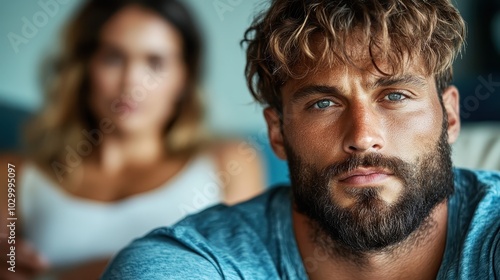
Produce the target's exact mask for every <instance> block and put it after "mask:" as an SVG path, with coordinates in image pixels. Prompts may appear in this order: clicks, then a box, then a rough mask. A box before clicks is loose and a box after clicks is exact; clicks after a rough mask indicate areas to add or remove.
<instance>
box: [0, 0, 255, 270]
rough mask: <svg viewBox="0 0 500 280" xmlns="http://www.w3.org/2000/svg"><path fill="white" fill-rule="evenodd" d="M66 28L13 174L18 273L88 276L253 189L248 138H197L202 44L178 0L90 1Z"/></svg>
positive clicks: (247, 195) (199, 131)
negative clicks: (142, 239)
mask: <svg viewBox="0 0 500 280" xmlns="http://www.w3.org/2000/svg"><path fill="white" fill-rule="evenodd" d="M65 35H66V36H65V37H64V41H63V53H62V57H61V60H60V62H59V64H58V65H57V69H56V70H57V71H56V73H55V74H54V75H52V77H51V78H50V81H51V85H52V87H51V88H49V91H48V92H49V94H50V95H49V97H48V99H47V104H46V106H45V109H44V110H43V112H42V113H41V114H40V115H39V116H38V117H37V119H36V121H35V123H34V124H33V125H32V126H31V128H30V138H29V140H30V147H31V148H33V149H32V151H30V153H29V155H30V158H29V160H27V161H25V162H24V163H23V166H22V169H19V166H18V171H17V172H21V174H19V173H18V174H17V176H18V178H20V181H19V183H18V186H17V198H18V212H19V215H20V216H19V219H18V223H19V226H20V227H21V230H20V231H18V232H21V236H18V237H17V238H18V243H17V244H18V247H17V248H16V250H17V253H18V255H17V262H18V267H17V268H18V271H17V272H16V275H17V277H20V276H21V275H27V276H33V275H37V274H39V273H40V272H41V271H47V270H48V271H52V272H54V271H56V272H57V273H58V275H59V276H60V277H62V278H64V277H67V278H70V279H77V278H78V277H84V278H85V279H95V278H96V277H97V275H99V274H100V272H101V271H102V269H103V268H104V266H105V264H106V262H107V260H108V259H109V258H110V257H112V255H113V254H114V253H115V252H117V251H118V250H119V249H120V248H121V247H123V246H125V245H126V244H127V243H128V242H130V241H131V240H132V239H133V238H135V237H139V236H141V235H143V234H145V233H147V232H148V231H149V230H151V229H153V228H155V227H158V226H162V225H168V224H173V223H175V222H176V221H178V220H179V219H181V218H182V217H183V216H184V215H186V214H188V213H192V212H196V211H199V210H201V209H203V208H205V207H207V206H210V205H213V204H216V203H219V202H221V201H224V202H226V203H235V202H238V201H242V200H245V199H247V198H250V197H252V196H253V195H255V194H257V193H259V192H260V190H261V189H262V187H263V177H262V173H261V170H260V166H259V160H258V158H257V155H256V153H255V152H254V150H253V149H252V148H251V147H250V146H248V145H245V144H243V143H241V144H235V143H226V144H219V145H213V144H210V143H209V142H208V141H206V139H207V138H206V137H204V133H203V129H202V127H201V118H202V110H201V106H200V102H199V97H198V95H197V86H198V80H199V76H200V67H201V60H202V57H201V52H202V50H201V45H202V44H201V40H200V33H199V31H198V29H197V26H196V25H195V23H194V21H193V18H192V16H191V15H190V14H189V12H188V11H187V10H186V8H185V7H184V6H183V5H182V4H181V3H180V2H178V1H175V0H143V1H140V0H126V1H123V0H108V1H103V0H93V1H89V2H87V3H85V5H84V7H83V9H82V10H81V11H80V12H79V14H77V15H76V17H75V18H74V19H73V21H72V23H71V24H70V25H69V28H68V30H67V33H66V34H65ZM14 162H19V160H17V161H16V160H15V159H14ZM19 164H21V163H19ZM4 208H6V207H4ZM2 211H3V210H2ZM28 244H30V245H28ZM23 273H24V274H23ZM9 275H12V274H9Z"/></svg>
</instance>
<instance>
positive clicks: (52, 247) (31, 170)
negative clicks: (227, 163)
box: [18, 156, 222, 268]
mask: <svg viewBox="0 0 500 280" xmlns="http://www.w3.org/2000/svg"><path fill="white" fill-rule="evenodd" d="M216 174H217V168H216V164H215V162H214V161H213V159H212V158H210V157H208V156H201V157H197V158H194V159H192V160H191V161H190V162H189V163H188V165H187V166H186V167H185V168H184V169H183V170H182V171H180V172H179V173H178V174H177V175H176V176H175V177H173V178H171V179H170V180H169V181H168V182H166V183H164V184H163V185H162V186H160V187H158V188H155V189H153V190H150V191H147V192H143V193H139V194H137V195H134V196H130V197H127V198H126V199H123V200H120V201H117V202H110V203H108V202H99V201H93V200H90V199H85V198H79V197H76V196H73V195H71V194H69V193H67V192H65V191H64V190H62V189H60V187H59V186H56V185H55V183H54V182H53V181H52V180H50V179H48V178H47V177H46V175H45V174H43V173H42V172H41V171H40V170H38V169H37V168H36V167H35V166H33V165H31V164H26V165H25V166H24V167H23V172H22V174H21V180H20V184H21V186H20V190H19V191H20V196H19V197H18V207H19V211H20V214H21V215H20V218H19V219H18V222H19V223H21V224H22V228H23V236H24V238H26V239H27V240H28V241H30V242H31V243H32V245H33V246H34V247H35V249H37V250H38V252H40V253H42V254H43V255H44V256H45V258H46V259H47V260H48V261H49V262H50V264H51V265H52V266H53V267H56V268H57V267H66V266H71V265H74V264H78V263H83V262H87V261H91V260H95V259H99V258H109V257H112V256H113V255H114V254H115V253H117V252H118V251H119V250H120V249H121V248H123V247H124V246H125V245H127V244H128V243H129V242H131V241H132V240H133V239H135V238H137V237H141V236H143V235H144V234H146V233H148V232H149V231H150V230H152V229H154V228H156V227H160V226H166V225H172V224H174V223H175V222H177V221H179V220H180V219H181V218H183V217H184V216H186V214H191V213H194V212H198V211H200V210H202V209H204V208H206V207H208V206H211V205H214V204H217V203H219V202H221V200H222V191H221V187H220V180H218V179H217V175H216Z"/></svg>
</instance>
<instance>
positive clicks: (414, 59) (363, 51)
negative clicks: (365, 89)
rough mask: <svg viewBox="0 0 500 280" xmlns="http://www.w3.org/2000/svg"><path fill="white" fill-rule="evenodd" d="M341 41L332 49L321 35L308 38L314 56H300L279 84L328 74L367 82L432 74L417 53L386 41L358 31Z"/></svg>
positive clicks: (305, 80)
mask: <svg viewBox="0 0 500 280" xmlns="http://www.w3.org/2000/svg"><path fill="white" fill-rule="evenodd" d="M378 37H380V36H378ZM344 40H345V44H344V45H342V46H341V47H336V48H333V47H332V45H331V44H329V43H327V41H328V39H327V38H325V37H324V36H323V35H321V34H318V33H316V34H314V35H312V36H311V38H310V44H309V45H310V46H311V48H310V52H311V53H312V54H313V56H314V57H311V56H303V57H304V58H303V59H298V60H297V61H296V62H295V63H294V64H293V65H291V68H292V72H293V73H294V74H295V75H294V77H284V79H283V81H284V82H283V83H282V85H286V84H288V83H289V82H291V83H297V82H299V83H303V82H307V81H310V80H314V79H318V78H320V77H322V78H324V77H327V76H329V75H330V76H332V75H333V76H336V77H341V76H344V77H349V78H358V79H363V80H365V81H367V82H368V81H369V80H375V79H378V78H380V77H384V76H385V77H390V76H394V77H397V76H410V75H415V76H421V77H429V76H431V75H432V74H431V73H429V72H430V71H429V69H428V68H429V67H428V65H426V63H425V59H424V57H423V54H421V53H418V54H415V53H414V52H412V53H410V52H411V50H408V52H401V51H396V50H394V49H393V48H392V47H391V44H390V42H388V41H386V42H384V41H383V40H381V39H380V38H377V36H376V37H375V38H373V39H370V38H367V36H365V34H363V33H362V32H361V31H359V30H355V31H354V32H353V33H351V34H346V36H345V39H344ZM374 42H375V43H374ZM297 77H298V78H297Z"/></svg>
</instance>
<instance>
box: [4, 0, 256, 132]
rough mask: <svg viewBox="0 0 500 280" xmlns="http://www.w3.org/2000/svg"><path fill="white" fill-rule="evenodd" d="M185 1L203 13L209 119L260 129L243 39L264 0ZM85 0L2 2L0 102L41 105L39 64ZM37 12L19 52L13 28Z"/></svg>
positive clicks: (226, 128) (227, 126)
mask: <svg viewBox="0 0 500 280" xmlns="http://www.w3.org/2000/svg"><path fill="white" fill-rule="evenodd" d="M185 1H186V2H187V4H188V5H189V6H191V7H192V10H193V12H194V13H195V14H196V15H197V17H198V18H199V22H200V24H201V26H202V28H203V31H204V34H205V39H206V44H207V46H206V47H207V52H206V54H207V62H206V71H205V73H206V76H205V85H204V91H205V92H204V99H205V103H206V104H207V106H208V116H207V117H208V123H209V124H210V126H211V127H213V128H214V129H216V130H217V131H221V132H225V133H250V132H256V131H260V130H261V129H262V128H263V127H264V121H263V117H262V113H261V112H262V109H261V107H260V106H259V105H256V104H255V103H252V98H251V97H250V94H249V92H248V90H247V87H246V84H245V80H244V76H243V69H244V63H245V55H244V51H243V50H242V49H241V48H240V46H239V41H240V40H241V38H242V37H243V33H244V31H245V29H246V28H247V27H248V26H249V24H250V22H251V19H252V16H251V15H253V14H254V11H256V8H255V7H256V6H257V3H259V2H262V1H259V0H185ZM39 2H41V3H56V5H57V9H56V8H55V7H56V5H52V6H51V8H50V10H57V11H56V12H54V13H52V14H51V15H48V12H46V11H45V10H44V9H43V8H42V6H41V5H40V4H39ZM81 3H82V1H81V0H40V1H38V0H32V1H28V0H22V1H5V0H4V1H2V3H1V9H0V23H1V25H0V35H1V38H2V39H1V40H0V44H1V45H0V61H1V63H0V79H1V80H0V101H2V102H4V103H10V104H14V105H16V106H20V107H23V108H27V109H30V110H36V109H37V108H39V107H40V106H41V103H42V96H43V94H42V93H41V88H40V86H39V83H38V74H39V69H40V64H41V63H42V61H43V59H44V57H46V55H47V54H51V53H54V52H56V46H57V40H58V38H59V33H60V31H61V28H62V27H63V25H64V23H65V22H66V21H67V20H68V19H69V17H70V16H71V15H72V14H73V12H74V11H75V10H76V9H77V7H78V6H79V5H80V4H81ZM44 15H45V17H46V19H47V20H46V22H44ZM34 16H35V18H36V19H35V21H36V20H39V22H38V24H39V26H40V27H38V28H37V29H38V30H37V31H36V32H33V33H34V35H33V36H32V38H27V40H28V42H27V43H21V44H19V45H18V46H17V53H16V48H15V47H13V44H12V43H11V42H10V39H9V37H8V36H9V33H15V34H17V35H19V36H23V30H22V29H23V26H25V25H26V24H25V23H24V22H23V18H24V17H25V18H26V19H28V20H29V21H30V22H31V23H34V20H33V17H34ZM35 27H36V25H35ZM25 31H30V30H25ZM28 35H31V34H28ZM11 36H12V34H11ZM23 37H24V36H23Z"/></svg>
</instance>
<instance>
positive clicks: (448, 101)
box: [443, 86, 460, 144]
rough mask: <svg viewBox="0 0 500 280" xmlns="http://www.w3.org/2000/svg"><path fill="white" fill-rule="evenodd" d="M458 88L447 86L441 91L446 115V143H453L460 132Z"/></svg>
mask: <svg viewBox="0 0 500 280" xmlns="http://www.w3.org/2000/svg"><path fill="white" fill-rule="evenodd" d="M459 98H460V97H459V94H458V89H457V88H456V87H455V86H449V87H447V88H446V89H445V90H444V92H443V105H444V108H445V110H446V112H444V113H446V114H447V115H448V143H450V144H453V143H454V142H455V141H456V140H457V138H458V134H459V133H460V107H459V106H460V105H459Z"/></svg>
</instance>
